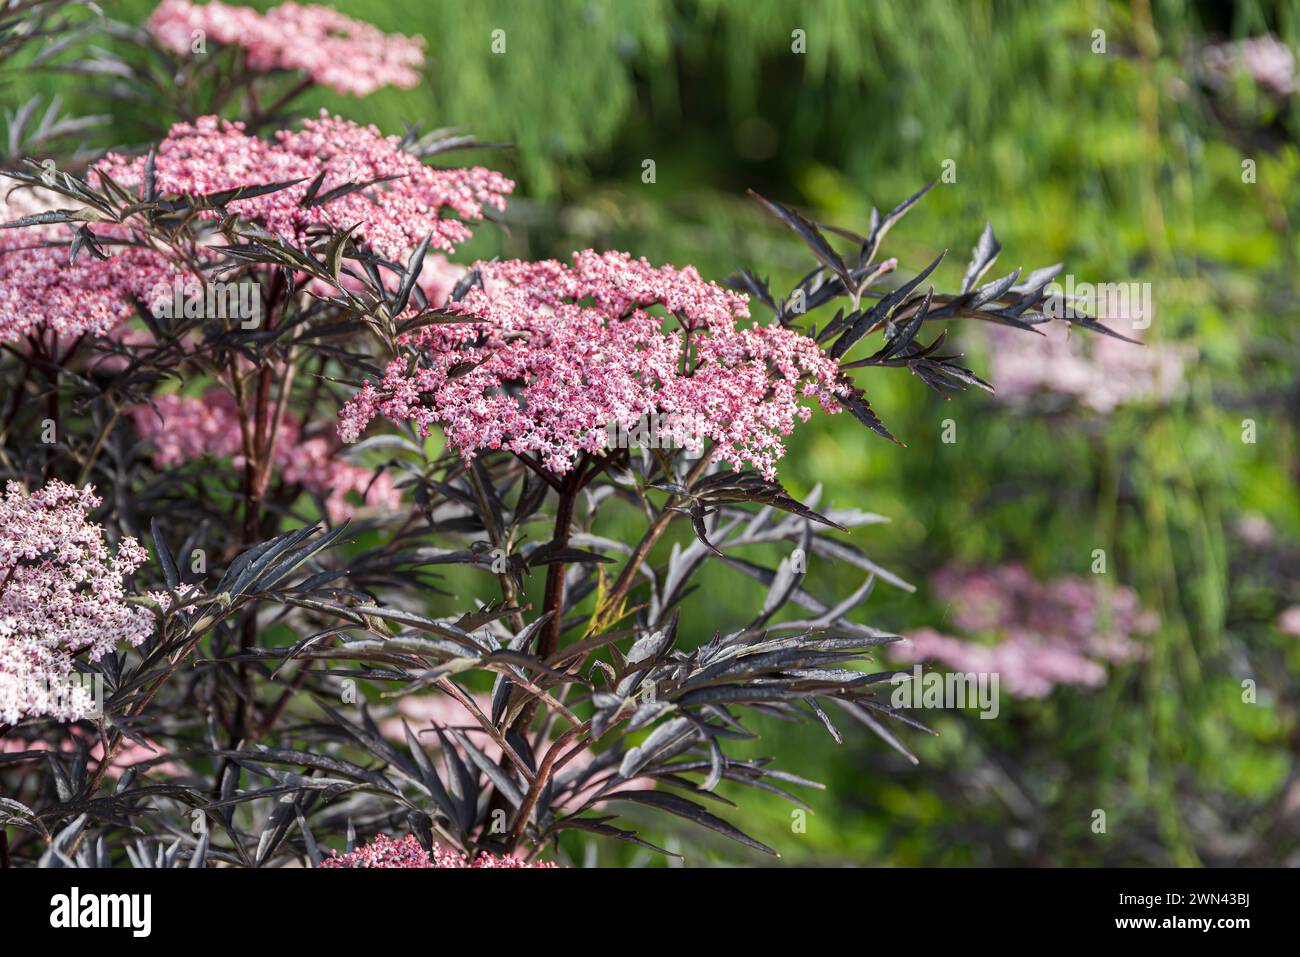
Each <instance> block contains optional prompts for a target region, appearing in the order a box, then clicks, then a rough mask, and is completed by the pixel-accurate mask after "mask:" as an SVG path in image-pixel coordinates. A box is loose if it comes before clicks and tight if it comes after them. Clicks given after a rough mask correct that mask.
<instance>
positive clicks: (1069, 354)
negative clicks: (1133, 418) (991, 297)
mask: <svg viewBox="0 0 1300 957" xmlns="http://www.w3.org/2000/svg"><path fill="white" fill-rule="evenodd" d="M1038 328H1039V329H1040V330H1041V331H1043V332H1044V333H1045V338H1044V336H1035V335H1027V334H1026V333H1024V332H1023V331H1021V330H1018V329H1010V328H1007V327H1004V326H993V327H990V328H989V329H988V341H989V345H990V349H991V361H990V369H989V372H990V375H989V379H990V380H991V381H992V382H993V384H994V385H995V386H996V387H997V390H998V391H997V395H998V398H999V400H1001V401H1004V402H1009V403H1012V404H1025V403H1027V402H1030V401H1031V400H1032V399H1033V398H1034V397H1035V396H1038V395H1041V394H1043V393H1055V394H1057V395H1061V396H1065V397H1068V398H1069V399H1070V400H1071V401H1074V402H1078V403H1080V404H1081V405H1084V406H1086V407H1087V408H1090V409H1092V410H1094V411H1096V412H1100V413H1102V414H1107V413H1110V412H1113V411H1115V409H1117V408H1119V407H1120V406H1123V405H1130V404H1135V403H1142V402H1165V401H1168V400H1169V399H1171V398H1173V397H1174V396H1176V395H1177V394H1178V392H1179V390H1180V389H1181V388H1182V385H1183V382H1184V378H1185V369H1186V365H1187V363H1188V360H1189V355H1188V351H1187V350H1186V349H1184V348H1180V347H1178V346H1172V345H1158V344H1151V345H1145V346H1137V345H1133V344H1132V343H1128V342H1123V341H1121V340H1119V339H1115V338H1113V337H1112V336H1106V335H1088V336H1081V335H1078V334H1075V333H1073V332H1072V331H1071V329H1070V327H1069V326H1068V325H1067V324H1066V323H1063V322H1052V323H1047V324H1045V325H1042V326H1039V327H1038ZM1085 340H1086V341H1085Z"/></svg>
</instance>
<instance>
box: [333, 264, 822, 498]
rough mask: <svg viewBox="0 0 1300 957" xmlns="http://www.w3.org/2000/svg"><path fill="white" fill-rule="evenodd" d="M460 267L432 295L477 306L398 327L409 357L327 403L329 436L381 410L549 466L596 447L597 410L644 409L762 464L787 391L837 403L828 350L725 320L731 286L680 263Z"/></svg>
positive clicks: (675, 429) (688, 437)
mask: <svg viewBox="0 0 1300 957" xmlns="http://www.w3.org/2000/svg"><path fill="white" fill-rule="evenodd" d="M476 268H477V269H478V271H479V273H480V275H481V276H482V279H483V283H482V285H481V286H478V287H475V288H473V289H471V290H470V291H469V292H468V293H467V294H466V295H465V296H464V297H463V298H461V299H460V300H459V301H457V302H453V303H450V304H448V306H447V308H448V309H449V310H451V311H454V312H458V313H460V314H463V315H467V316H473V317H474V318H475V319H477V320H479V321H476V322H472V323H454V324H441V325H434V326H427V327H425V328H423V329H420V330H418V331H417V332H415V333H413V334H411V335H409V336H408V337H406V339H405V342H406V343H407V344H409V345H410V346H411V348H412V349H413V350H414V352H415V354H416V356H417V357H418V360H419V361H418V362H417V363H415V364H414V365H413V366H412V364H411V363H409V362H408V360H407V358H405V357H403V358H400V359H397V360H394V361H393V362H392V363H390V364H389V366H388V368H387V370H386V375H385V376H384V378H383V379H382V380H380V381H379V382H377V383H376V382H368V383H366V384H365V386H364V387H363V388H362V389H361V391H360V392H359V393H358V394H357V395H356V396H354V397H353V399H352V400H351V401H350V402H349V403H348V404H347V405H346V406H345V407H344V409H343V410H342V413H341V415H342V422H341V424H340V427H339V433H340V435H341V436H342V437H343V439H344V441H354V440H355V439H356V438H357V437H358V436H359V435H360V434H361V432H362V430H364V429H365V427H366V425H367V424H368V423H369V422H370V421H371V420H372V419H373V418H374V417H375V416H377V415H383V416H386V417H388V418H390V419H394V420H404V421H410V422H412V423H414V424H415V425H416V426H417V427H418V428H419V429H420V431H421V432H422V433H423V434H428V432H429V430H430V429H431V428H432V427H434V426H435V425H436V426H440V427H441V428H442V429H443V431H444V433H445V434H446V437H447V440H448V442H449V444H450V445H451V446H452V447H453V448H455V449H457V450H458V451H459V452H460V453H461V454H462V455H464V456H466V457H472V456H473V455H474V454H476V453H477V452H480V451H486V450H490V449H508V450H509V451H511V452H514V453H516V454H520V455H531V456H535V457H536V458H537V459H538V460H539V461H540V463H541V464H542V465H544V466H545V467H546V468H548V469H550V470H551V471H552V472H554V473H556V474H563V473H565V472H568V471H569V470H570V469H571V468H573V466H574V464H575V461H576V460H577V458H578V456H579V455H580V454H581V453H584V452H586V453H596V454H598V453H601V452H602V451H603V450H604V449H606V448H607V445H608V436H609V434H610V430H611V426H618V427H620V428H622V429H625V430H629V431H631V430H635V429H636V428H637V426H638V423H639V422H643V421H644V420H645V419H646V417H650V416H656V417H658V418H659V419H662V421H663V422H664V426H663V430H664V431H665V432H666V433H667V434H668V435H669V436H670V437H671V438H672V439H673V440H674V441H675V442H676V443H677V444H680V445H682V446H684V447H686V448H687V449H688V450H691V451H694V452H699V451H701V450H702V448H703V446H704V441H705V440H706V439H711V440H713V441H714V443H716V445H715V448H714V451H713V457H714V459H715V460H719V461H726V462H729V463H731V464H732V466H733V467H734V468H736V469H737V470H739V469H740V468H742V467H744V466H745V465H749V466H752V467H753V468H755V469H757V470H758V471H759V472H761V473H762V474H763V475H764V476H766V477H768V478H771V477H772V476H774V475H775V471H776V468H775V464H776V461H777V460H778V459H779V458H780V457H781V456H782V455H783V454H784V451H785V449H784V445H783V441H782V440H783V438H784V437H785V436H787V435H789V434H790V433H791V432H792V431H793V429H794V425H795V423H796V421H807V420H808V418H809V417H810V415H811V411H810V409H809V408H808V407H807V406H805V405H802V404H801V400H802V399H805V398H812V397H816V398H817V399H818V400H819V401H820V403H821V405H822V406H823V407H824V408H825V409H826V410H827V411H830V412H836V411H839V408H840V406H839V403H838V402H837V400H836V396H837V395H840V394H842V392H843V389H844V386H843V385H841V384H840V383H839V381H838V379H839V368H838V364H837V363H836V362H834V361H833V360H831V359H829V358H827V357H826V356H825V355H824V354H823V353H822V351H821V350H820V349H819V348H818V346H817V344H816V343H815V342H814V341H813V340H812V339H809V338H808V337H807V336H804V335H801V334H799V333H797V332H795V331H793V330H790V329H784V328H781V327H779V326H745V327H741V326H738V325H737V320H738V319H746V318H748V316H749V305H748V300H747V298H746V297H745V296H744V295H742V294H740V293H736V292H732V291H730V290H726V289H723V288H721V287H719V286H718V285H717V284H715V283H712V282H705V281H704V280H703V279H701V278H700V275H699V273H698V272H697V271H696V270H695V268H694V267H692V266H687V267H685V268H683V269H677V268H676V267H673V266H661V267H654V266H651V265H650V264H649V263H648V262H647V261H646V260H644V259H633V258H632V257H631V256H630V255H628V254H627V253H619V252H608V253H597V252H594V251H592V250H586V251H584V252H579V253H575V254H574V256H573V265H572V266H568V265H565V264H563V263H559V262H556V261H554V260H548V261H545V262H521V261H518V260H515V261H508V262H493V263H479V264H478V265H477V266H476ZM664 314H666V315H664Z"/></svg>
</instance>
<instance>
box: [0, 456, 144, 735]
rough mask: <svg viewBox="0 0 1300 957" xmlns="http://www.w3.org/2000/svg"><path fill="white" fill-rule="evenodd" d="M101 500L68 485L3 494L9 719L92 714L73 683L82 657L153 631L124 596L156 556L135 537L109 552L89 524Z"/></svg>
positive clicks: (3, 654)
mask: <svg viewBox="0 0 1300 957" xmlns="http://www.w3.org/2000/svg"><path fill="white" fill-rule="evenodd" d="M99 504H100V499H99V498H98V497H97V496H96V495H95V494H94V492H93V491H92V489H91V487H90V486H86V487H85V488H81V489H78V488H75V487H73V486H71V485H68V484H66V483H64V482H60V481H58V480H53V481H51V482H49V483H48V484H47V485H46V486H45V487H44V488H41V489H38V490H37V491H35V492H31V493H30V494H29V493H28V492H27V491H26V490H24V489H23V487H22V486H21V485H19V484H18V483H17V482H10V483H9V484H8V488H7V490H6V492H5V494H4V496H3V498H0V722H3V723H5V724H14V723H15V722H17V721H19V720H21V719H22V718H29V717H53V718H58V719H60V720H63V721H72V720H76V719H78V718H81V717H83V716H84V715H85V714H86V713H87V712H88V711H89V710H90V708H91V704H92V702H91V696H90V694H89V691H88V690H87V689H86V688H85V687H84V686H81V685H78V684H76V683H70V682H69V680H68V679H69V677H70V676H71V674H72V664H73V661H72V659H73V657H74V656H76V655H79V654H82V653H83V652H84V653H86V654H87V655H88V656H89V658H90V659H91V660H92V661H96V660H98V659H99V658H100V657H102V656H103V655H104V654H106V653H107V652H109V651H111V650H113V649H114V648H116V647H117V646H118V645H119V644H120V643H121V642H124V641H125V642H127V643H129V644H131V645H139V644H140V643H141V642H143V641H144V640H145V639H146V638H147V637H149V634H150V633H151V631H152V629H153V617H152V615H151V614H150V613H149V612H148V611H147V610H146V609H143V608H139V607H133V606H131V605H129V604H127V603H126V602H125V600H124V599H125V598H126V595H127V592H126V587H125V585H124V584H123V579H124V578H125V577H126V576H128V575H131V574H132V573H134V572H135V570H136V569H137V568H139V567H140V565H141V564H143V563H144V561H145V559H146V558H147V557H148V555H147V553H146V552H145V550H144V548H142V547H141V546H140V544H139V543H138V542H136V540H135V539H134V538H124V539H122V541H121V542H120V543H119V544H118V547H117V549H116V551H114V550H113V549H110V548H109V546H108V544H107V543H106V542H105V541H104V529H103V527H102V526H100V525H97V524H95V523H94V522H91V521H89V520H87V518H86V514H87V513H88V512H90V511H91V510H92V509H94V508H96V507H98V506H99Z"/></svg>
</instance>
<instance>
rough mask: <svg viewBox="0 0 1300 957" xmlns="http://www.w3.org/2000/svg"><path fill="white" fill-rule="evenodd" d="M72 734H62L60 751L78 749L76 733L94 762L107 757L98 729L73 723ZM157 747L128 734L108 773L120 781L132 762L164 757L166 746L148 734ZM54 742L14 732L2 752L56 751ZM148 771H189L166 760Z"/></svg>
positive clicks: (0, 740) (171, 774)
mask: <svg viewBox="0 0 1300 957" xmlns="http://www.w3.org/2000/svg"><path fill="white" fill-rule="evenodd" d="M71 730H72V735H71V736H67V737H64V738H62V739H61V740H60V741H59V751H60V752H62V753H64V754H71V753H72V752H73V751H74V750H76V742H75V741H74V740H73V736H75V737H77V738H80V739H81V740H82V741H83V742H84V743H85V745H86V748H87V751H88V752H89V755H90V762H91V765H92V766H94V765H97V764H99V762H100V761H102V760H103V758H104V742H103V741H102V740H100V738H99V736H98V735H96V734H95V733H94V732H92V731H89V730H86V729H84V728H80V727H77V726H75V725H74V726H73V727H72V729H71ZM144 740H145V741H146V742H147V743H148V744H149V746H150V747H152V748H153V749H154V750H152V751H150V750H149V748H147V747H145V746H144V745H141V744H137V743H136V742H134V741H132V740H131V739H130V738H125V739H123V741H122V744H121V746H120V747H119V748H118V750H117V754H116V755H114V757H113V763H112V764H110V765H109V766H108V769H107V770H106V771H105V772H104V776H105V777H107V778H108V779H109V780H111V781H116V780H117V779H118V778H120V777H121V776H122V775H123V774H125V773H126V772H127V770H128V769H129V768H131V767H132V766H134V765H136V764H139V763H140V762H142V761H151V760H154V759H155V758H160V757H162V756H163V754H164V753H165V749H164V748H163V747H162V746H161V745H159V744H157V743H155V742H153V741H150V740H149V739H148V738H145V739H144ZM53 750H54V745H52V744H51V743H50V742H48V741H45V740H43V739H41V738H37V739H36V740H34V741H25V740H23V739H21V738H17V737H14V736H12V735H10V736H6V737H4V738H0V754H17V753H19V752H22V751H53ZM148 772H149V773H151V774H158V775H160V776H162V777H180V776H181V775H183V774H185V768H184V767H183V766H182V765H179V764H176V763H174V762H171V761H163V762H161V763H159V764H155V765H152V766H151V767H150V768H149V769H148Z"/></svg>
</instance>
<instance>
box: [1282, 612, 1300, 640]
mask: <svg viewBox="0 0 1300 957" xmlns="http://www.w3.org/2000/svg"><path fill="white" fill-rule="evenodd" d="M1277 627H1278V630H1279V631H1282V632H1285V633H1286V634H1288V635H1300V605H1292V606H1291V607H1290V608H1288V609H1287V610H1286V611H1284V612H1282V614H1281V615H1279V616H1278V619H1277Z"/></svg>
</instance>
